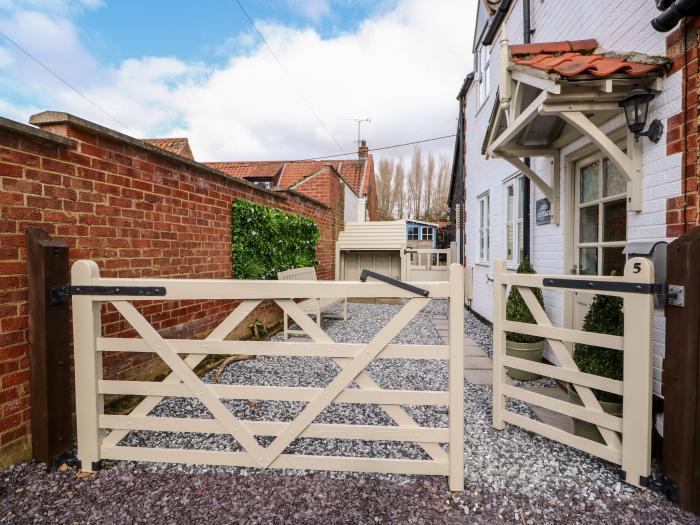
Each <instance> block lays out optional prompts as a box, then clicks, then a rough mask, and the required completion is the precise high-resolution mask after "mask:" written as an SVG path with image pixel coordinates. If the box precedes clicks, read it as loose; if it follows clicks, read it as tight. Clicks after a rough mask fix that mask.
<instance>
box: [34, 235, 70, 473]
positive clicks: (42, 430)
mask: <svg viewBox="0 0 700 525" xmlns="http://www.w3.org/2000/svg"><path fill="white" fill-rule="evenodd" d="M27 266H28V268H27V271H28V288H29V297H28V306H29V368H30V380H29V388H30V398H31V403H32V457H33V458H34V459H35V460H37V461H40V462H42V463H45V464H47V465H48V467H49V468H50V469H51V468H55V467H56V466H57V465H56V464H55V463H56V459H57V457H58V456H60V455H61V454H62V453H64V452H66V451H67V450H68V449H70V448H71V446H72V443H73V417H72V410H71V382H70V346H69V337H68V320H69V317H68V302H64V303H62V304H54V305H52V304H51V290H50V289H51V287H52V286H60V285H65V284H68V282H69V281H70V279H69V275H68V245H67V244H66V243H65V242H64V241H62V240H58V239H52V238H51V236H50V235H49V234H48V233H46V232H45V231H43V230H39V229H37V228H28V229H27Z"/></svg>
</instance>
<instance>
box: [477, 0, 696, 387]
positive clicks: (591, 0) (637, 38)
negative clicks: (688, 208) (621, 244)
mask: <svg viewBox="0 0 700 525" xmlns="http://www.w3.org/2000/svg"><path fill="white" fill-rule="evenodd" d="M531 7H532V15H531V16H532V22H531V26H532V28H533V29H534V30H535V32H534V34H533V36H532V41H533V42H549V41H559V40H584V39H589V38H595V39H597V40H598V42H599V45H600V46H601V47H602V48H603V49H606V50H611V51H612V50H616V51H638V52H641V53H647V54H656V55H663V54H665V51H666V45H665V37H666V35H664V34H662V33H657V32H656V31H654V29H653V28H652V27H651V26H650V23H649V22H650V20H651V19H652V18H654V17H655V16H656V15H657V14H658V11H657V10H656V8H655V6H654V2H650V1H647V0H587V1H585V2H582V1H580V0H556V1H552V0H532V2H531ZM522 28H523V18H522V4H521V1H516V2H514V3H513V6H512V7H511V11H510V13H509V15H508V17H507V19H506V21H505V22H504V24H503V25H502V27H501V35H500V36H497V37H496V38H495V39H494V42H493V45H492V47H491V54H490V69H489V71H490V94H489V96H488V98H487V100H486V101H485V102H484V103H483V104H481V105H479V107H477V97H478V91H479V85H478V82H474V83H473V84H472V86H471V88H470V89H469V92H468V93H467V99H466V104H467V107H466V120H467V123H466V141H467V148H466V158H465V162H466V167H467V168H466V172H467V175H466V177H467V178H466V188H467V190H466V191H467V200H466V209H467V217H466V226H465V229H466V234H467V235H466V236H467V244H466V250H465V251H466V257H467V264H468V265H471V266H474V298H473V301H472V303H471V307H472V308H473V309H474V311H476V312H477V313H478V314H480V315H482V316H483V317H485V318H487V319H489V320H492V316H493V304H492V293H493V287H492V284H491V282H490V281H489V278H490V277H491V276H492V271H493V261H494V260H496V259H505V258H506V254H505V223H504V215H503V214H504V204H505V193H504V191H505V189H504V188H505V187H504V184H503V182H504V181H505V180H506V179H508V178H509V177H511V176H513V175H514V174H516V173H517V170H515V169H514V168H513V166H512V165H510V164H509V163H507V162H505V161H503V160H499V159H489V160H486V158H485V157H484V156H482V155H481V147H482V143H483V140H484V135H485V132H486V127H487V126H488V121H489V117H490V113H491V110H492V107H493V103H494V97H495V93H496V90H497V88H498V80H499V73H500V67H501V64H500V52H499V45H498V42H499V41H500V40H501V39H502V38H503V35H505V38H507V39H508V40H509V43H510V44H519V43H522V41H523V29H522ZM663 86H664V89H663V92H662V93H661V94H660V95H659V96H657V97H656V98H655V99H654V100H653V101H652V103H651V105H650V115H649V118H648V120H647V122H650V121H651V120H652V119H654V118H658V119H660V120H661V121H662V122H663V123H664V124H666V122H665V119H667V118H668V117H670V116H672V115H674V114H676V113H678V112H680V111H681V73H680V72H677V73H675V74H673V75H672V76H670V77H668V78H666V79H665V80H664V84H663ZM623 126H625V121H624V117H622V116H620V117H618V118H616V119H613V120H612V121H609V122H608V123H606V124H605V125H604V126H603V127H602V129H603V130H604V131H606V132H611V131H613V130H615V129H619V128H621V127H623ZM641 140H642V144H643V162H642V163H643V172H644V173H643V203H642V211H641V212H640V213H636V212H628V217H627V220H628V226H627V228H628V233H627V237H628V240H670V239H667V238H666V213H665V210H666V199H667V198H669V197H673V196H676V195H679V194H680V193H681V174H682V170H681V155H680V154H676V155H672V156H667V155H666V137H665V135H664V137H663V138H662V139H661V141H660V142H659V144H653V143H652V142H651V141H649V140H647V139H641ZM588 143H589V141H588V140H587V139H585V138H582V139H580V140H578V141H576V142H575V143H573V144H571V145H569V146H567V148H565V149H564V150H563V151H562V158H561V170H562V178H561V192H562V193H561V214H560V215H561V221H560V224H559V225H554V224H550V225H546V226H536V225H535V213H534V211H535V202H536V201H537V200H538V199H541V198H543V195H542V194H541V193H540V192H539V191H538V190H537V188H536V187H535V185H534V184H531V185H530V187H531V195H530V208H531V210H532V213H531V226H530V231H531V243H530V245H531V259H532V263H533V265H534V267H535V268H536V270H537V271H538V273H553V274H564V273H569V271H570V267H571V265H570V264H567V263H568V261H566V260H565V251H566V250H565V239H566V237H565V235H567V229H568V228H570V222H571V217H572V215H570V213H571V212H570V209H569V208H570V205H569V202H568V198H567V195H568V194H569V192H570V191H571V182H570V181H569V176H568V173H569V168H568V166H567V162H566V160H567V158H568V159H569V160H570V159H571V158H572V157H571V155H572V154H573V153H574V152H575V151H577V150H580V149H581V148H583V147H585V146H586V145H587V144H588ZM549 162H550V161H549V159H542V158H533V159H532V167H533V169H534V170H535V171H536V172H537V173H538V174H539V175H540V176H541V177H542V178H543V179H544V180H545V181H546V182H549V181H550V178H551V177H550V167H549ZM485 192H489V195H490V207H491V210H490V223H491V228H490V238H491V247H490V257H489V260H488V261H486V262H480V261H479V260H478V252H479V246H478V243H479V231H478V228H479V224H478V221H479V209H478V198H479V197H480V196H481V195H483V194H484V193H485ZM544 298H545V308H546V309H547V312H548V314H549V315H550V317H551V318H552V321H553V322H554V323H556V324H559V325H563V324H565V323H564V321H565V320H564V294H563V293H562V292H558V291H553V290H545V291H544ZM664 326H665V323H664V318H663V311H662V310H657V311H656V319H655V330H654V341H655V347H654V353H655V358H654V391H655V393H657V394H660V392H661V389H660V387H661V383H660V380H661V366H662V358H663V353H664V336H665V332H664Z"/></svg>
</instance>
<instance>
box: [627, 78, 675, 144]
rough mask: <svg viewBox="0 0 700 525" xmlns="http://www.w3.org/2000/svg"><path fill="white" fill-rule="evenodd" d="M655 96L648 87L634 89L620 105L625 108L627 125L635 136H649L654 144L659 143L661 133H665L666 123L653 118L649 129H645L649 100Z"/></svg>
mask: <svg viewBox="0 0 700 525" xmlns="http://www.w3.org/2000/svg"><path fill="white" fill-rule="evenodd" d="M653 98H654V94H653V93H652V92H651V91H647V90H646V89H633V90H632V91H630V92H629V95H627V96H626V97H625V98H623V99H622V100H621V101H620V107H621V108H624V109H625V119H627V127H628V128H629V130H630V131H631V132H632V133H634V138H635V139H636V140H639V137H649V140H651V141H652V142H653V143H654V144H658V142H659V140H661V135H663V133H664V125H663V124H662V123H661V121H659V120H658V119H654V120H652V122H651V124H649V129H648V130H646V131H644V126H646V123H647V114H648V113H649V102H651V100H652V99H653Z"/></svg>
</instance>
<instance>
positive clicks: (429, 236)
mask: <svg viewBox="0 0 700 525" xmlns="http://www.w3.org/2000/svg"><path fill="white" fill-rule="evenodd" d="M421 240H423V241H432V240H433V229H432V228H431V227H430V226H423V227H421Z"/></svg>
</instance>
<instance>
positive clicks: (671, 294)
mask: <svg viewBox="0 0 700 525" xmlns="http://www.w3.org/2000/svg"><path fill="white" fill-rule="evenodd" d="M668 304H670V305H671V306H685V286H681V285H679V284H669V285H668Z"/></svg>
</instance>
